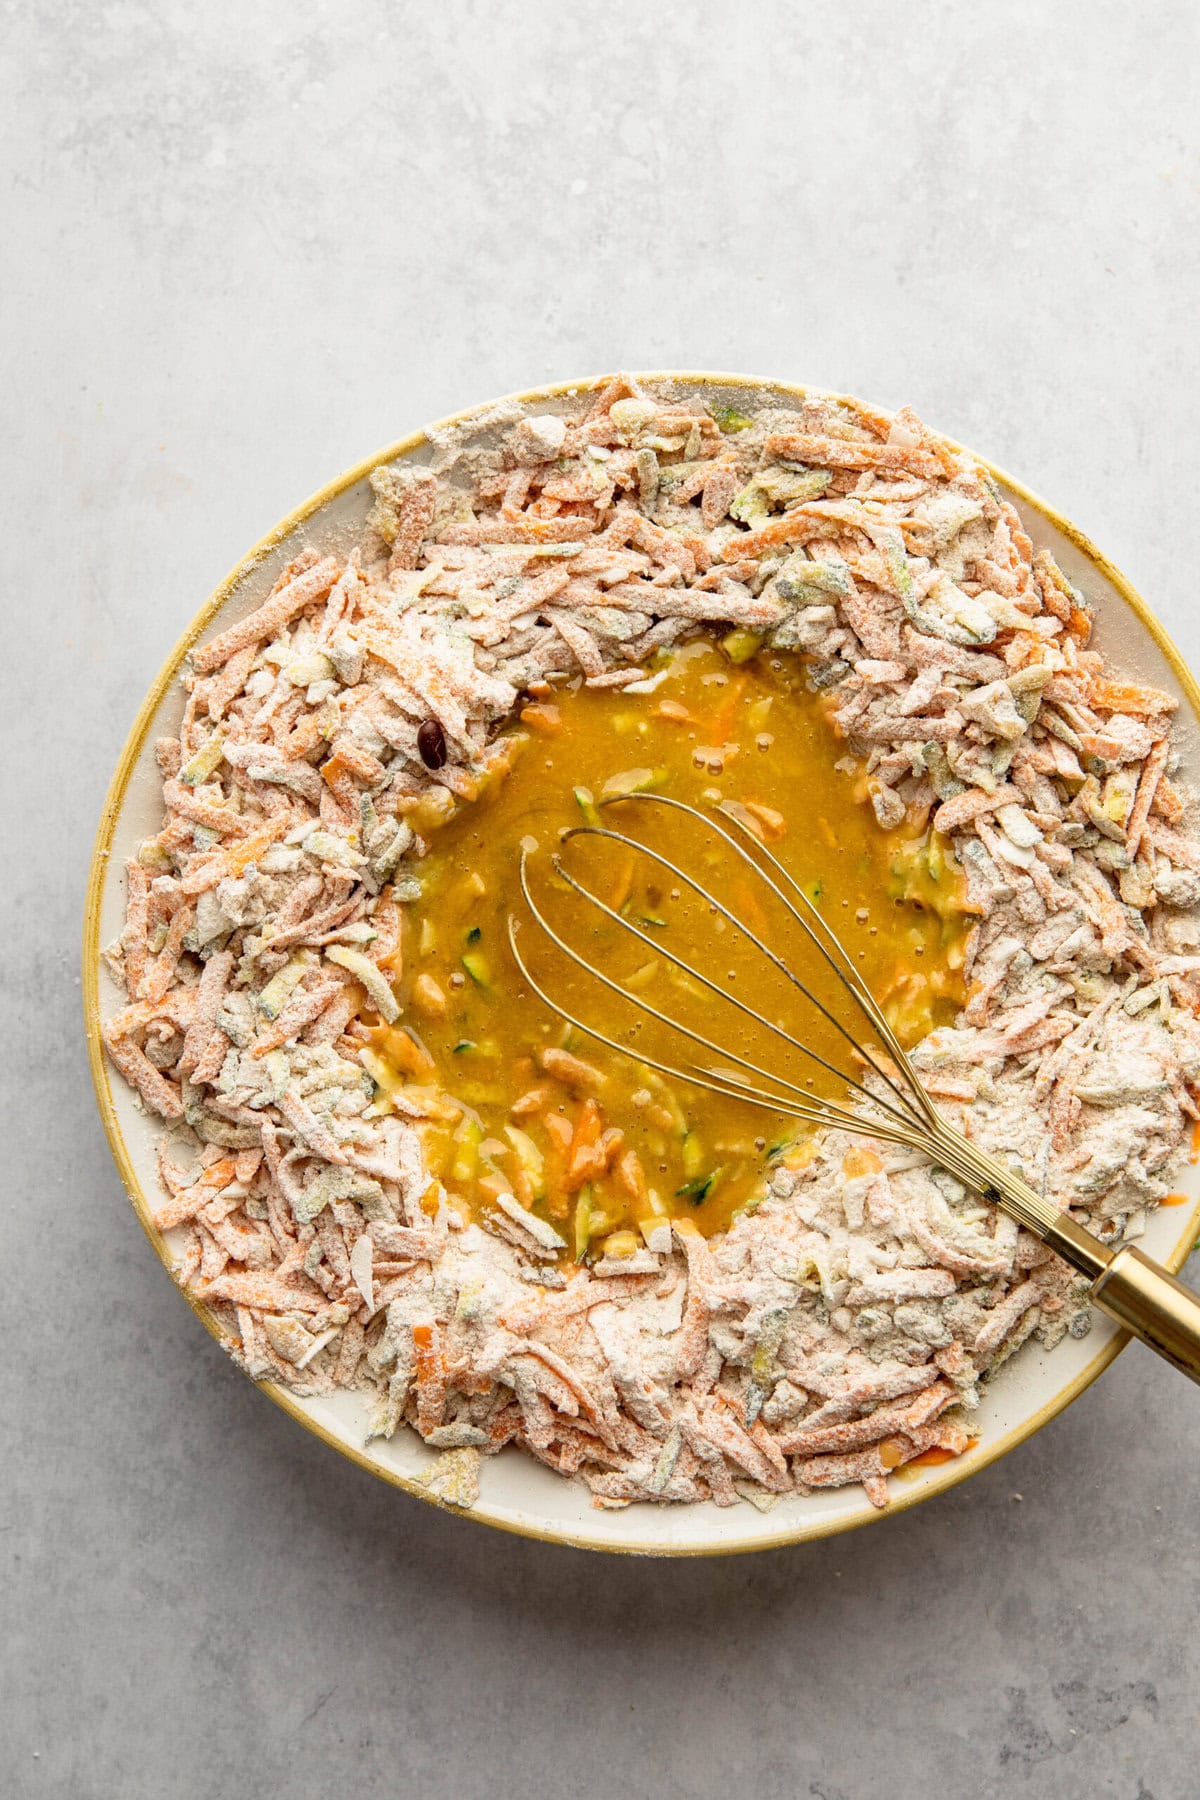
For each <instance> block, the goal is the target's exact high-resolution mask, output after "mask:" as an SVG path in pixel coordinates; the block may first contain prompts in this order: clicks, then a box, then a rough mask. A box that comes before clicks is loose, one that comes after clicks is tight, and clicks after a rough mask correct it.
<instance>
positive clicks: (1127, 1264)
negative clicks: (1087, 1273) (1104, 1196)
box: [1092, 1244, 1200, 1381]
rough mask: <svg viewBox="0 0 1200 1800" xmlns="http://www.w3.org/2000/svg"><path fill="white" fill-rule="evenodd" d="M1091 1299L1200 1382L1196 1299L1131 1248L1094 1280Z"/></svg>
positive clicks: (1199, 1299)
mask: <svg viewBox="0 0 1200 1800" xmlns="http://www.w3.org/2000/svg"><path fill="white" fill-rule="evenodd" d="M1092 1299H1093V1300H1094V1301H1095V1302H1096V1305H1097V1306H1098V1307H1099V1308H1100V1309H1101V1311H1102V1312H1106V1313H1107V1314H1108V1316H1109V1317H1110V1318H1111V1319H1116V1321H1117V1323H1118V1324H1120V1325H1125V1326H1127V1327H1128V1329H1129V1330H1130V1331H1132V1332H1133V1334H1134V1336H1135V1337H1138V1338H1140V1339H1141V1340H1142V1342H1143V1344H1148V1345H1149V1346H1150V1348H1151V1350H1157V1352H1158V1354H1159V1355H1160V1356H1161V1357H1164V1358H1165V1359H1166V1361H1167V1362H1169V1363H1173V1364H1174V1366H1175V1367H1176V1368H1177V1369H1178V1370H1180V1372H1181V1373H1182V1374H1184V1375H1190V1376H1191V1378H1192V1380H1193V1381H1200V1297H1197V1295H1195V1294H1193V1293H1192V1291H1191V1289H1190V1288H1186V1287H1184V1285H1183V1283H1182V1282H1181V1281H1176V1279H1175V1277H1174V1276H1173V1275H1168V1273H1167V1271H1166V1270H1165V1269H1163V1268H1160V1267H1159V1265H1158V1264H1157V1263H1156V1262H1152V1261H1151V1259H1150V1258H1149V1257H1148V1256H1144V1255H1143V1254H1142V1252H1141V1251H1140V1250H1138V1249H1137V1248H1136V1247H1135V1246H1134V1245H1133V1244H1125V1245H1123V1246H1122V1248H1121V1249H1120V1250H1118V1251H1117V1253H1116V1255H1115V1256H1114V1257H1113V1258H1112V1260H1111V1261H1110V1262H1109V1263H1108V1264H1107V1266H1106V1267H1105V1268H1104V1270H1103V1271H1102V1273H1101V1274H1100V1275H1099V1276H1098V1277H1097V1279H1096V1281H1095V1282H1094V1283H1093V1284H1092Z"/></svg>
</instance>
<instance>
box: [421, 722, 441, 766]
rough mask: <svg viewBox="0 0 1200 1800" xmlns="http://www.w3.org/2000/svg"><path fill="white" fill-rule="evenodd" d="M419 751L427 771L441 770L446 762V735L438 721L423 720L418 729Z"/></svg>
mask: <svg viewBox="0 0 1200 1800" xmlns="http://www.w3.org/2000/svg"><path fill="white" fill-rule="evenodd" d="M417 749H418V750H419V751H420V752H421V761H422V762H423V763H424V764H425V767H426V768H427V769H440V768H441V767H442V766H443V765H444V763H445V761H446V734H445V732H444V731H443V730H442V728H441V725H440V724H439V723H438V721H437V720H436V719H422V721H421V723H420V725H419V726H418V728H417Z"/></svg>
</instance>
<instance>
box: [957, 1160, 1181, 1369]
mask: <svg viewBox="0 0 1200 1800" xmlns="http://www.w3.org/2000/svg"><path fill="white" fill-rule="evenodd" d="M968 1154H969V1156H971V1157H972V1158H973V1159H974V1161H975V1165H976V1180H977V1184H978V1186H979V1190H980V1192H981V1193H985V1194H986V1195H987V1196H988V1197H989V1198H990V1199H993V1200H996V1201H998V1202H999V1203H1000V1205H1002V1206H1004V1207H1005V1208H1006V1209H1007V1210H1008V1211H1009V1212H1010V1213H1012V1214H1013V1215H1014V1216H1015V1217H1016V1218H1017V1219H1019V1220H1020V1221H1021V1223H1022V1224H1023V1225H1025V1226H1027V1227H1028V1229H1029V1230H1031V1231H1033V1232H1034V1233H1036V1235H1037V1236H1038V1237H1040V1238H1041V1239H1042V1242H1043V1243H1045V1244H1048V1245H1049V1247H1050V1249H1051V1250H1053V1251H1055V1252H1056V1253H1057V1254H1058V1255H1059V1256H1061V1257H1062V1258H1063V1259H1064V1261H1066V1262H1068V1263H1070V1265H1071V1267H1072V1268H1073V1269H1078V1270H1079V1272H1080V1274H1082V1275H1085V1276H1086V1277H1087V1279H1088V1281H1089V1282H1090V1284H1091V1298H1092V1300H1093V1302H1094V1303H1095V1305H1097V1306H1098V1307H1099V1308H1100V1310H1101V1312H1105V1313H1107V1314H1108V1316H1109V1318H1110V1319H1115V1320H1116V1322H1117V1324H1118V1325H1123V1326H1124V1327H1125V1328H1126V1330H1127V1331H1132V1333H1133V1335H1134V1336H1135V1337H1137V1338H1140V1339H1141V1341H1142V1343H1143V1344H1147V1345H1149V1347H1150V1349H1151V1350H1155V1351H1157V1352H1158V1354H1159V1356H1161V1357H1162V1358H1163V1359H1164V1361H1166V1362H1169V1363H1172V1364H1173V1365H1174V1367H1175V1368H1177V1369H1178V1370H1179V1371H1180V1372H1181V1373H1182V1374H1184V1375H1189V1376H1190V1377H1191V1379H1192V1380H1193V1381H1196V1382H1200V1295H1196V1294H1194V1293H1192V1291H1191V1289H1190V1288H1186V1287H1184V1285H1183V1283H1182V1281H1176V1279H1175V1277H1174V1276H1173V1275H1169V1274H1168V1273H1167V1271H1166V1269H1164V1268H1161V1267H1160V1266H1159V1264H1158V1263H1156V1262H1154V1261H1153V1260H1152V1259H1151V1258H1150V1257H1148V1256H1146V1255H1145V1254H1144V1252H1142V1251H1141V1250H1138V1249H1137V1248H1135V1246H1134V1245H1132V1244H1123V1245H1122V1246H1121V1248H1120V1249H1119V1250H1115V1251H1114V1250H1112V1249H1110V1248H1109V1246H1108V1245H1107V1244H1103V1243H1101V1241H1100V1239H1099V1238H1098V1237H1096V1236H1095V1234H1094V1233H1093V1232H1091V1231H1089V1230H1088V1229H1087V1227H1086V1226H1085V1225H1081V1224H1080V1223H1079V1221H1078V1220H1077V1219H1073V1218H1072V1217H1071V1216H1070V1214H1069V1213H1065V1212H1055V1213H1053V1214H1052V1215H1051V1216H1050V1217H1049V1218H1047V1217H1046V1216H1045V1215H1046V1211H1047V1206H1046V1201H1045V1200H1044V1199H1043V1197H1042V1196H1041V1195H1040V1194H1038V1193H1037V1192H1036V1191H1035V1190H1034V1189H1033V1188H1031V1187H1029V1186H1028V1185H1027V1183H1026V1182H1024V1181H1023V1180H1021V1178H1020V1177H1019V1176H1017V1175H1014V1174H1013V1173H1012V1172H1011V1171H1010V1170H1007V1169H1004V1168H1001V1167H1000V1166H999V1165H998V1164H996V1163H995V1162H993V1161H992V1160H991V1159H990V1158H989V1159H986V1160H985V1159H984V1158H982V1157H981V1156H980V1154H979V1152H978V1150H976V1149H974V1147H972V1149H971V1151H970V1152H969V1153H968ZM947 1160H948V1159H947ZM959 1167H960V1169H962V1172H963V1173H964V1174H967V1175H968V1177H969V1174H970V1171H969V1170H968V1169H965V1168H963V1165H962V1163H961V1161H960V1164H959ZM981 1175H982V1176H984V1177H986V1179H983V1180H981V1179H979V1177H980V1176H981Z"/></svg>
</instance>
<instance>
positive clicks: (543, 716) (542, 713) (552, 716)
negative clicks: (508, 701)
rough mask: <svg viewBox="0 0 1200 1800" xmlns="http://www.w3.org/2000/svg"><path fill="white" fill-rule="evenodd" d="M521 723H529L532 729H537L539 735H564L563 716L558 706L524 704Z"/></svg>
mask: <svg viewBox="0 0 1200 1800" xmlns="http://www.w3.org/2000/svg"><path fill="white" fill-rule="evenodd" d="M521 723H522V725H528V727H529V729H530V730H531V731H536V732H537V733H538V735H539V737H561V736H562V732H563V718H562V714H561V712H559V710H558V708H557V706H543V705H534V706H523V707H522V708H521Z"/></svg>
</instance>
